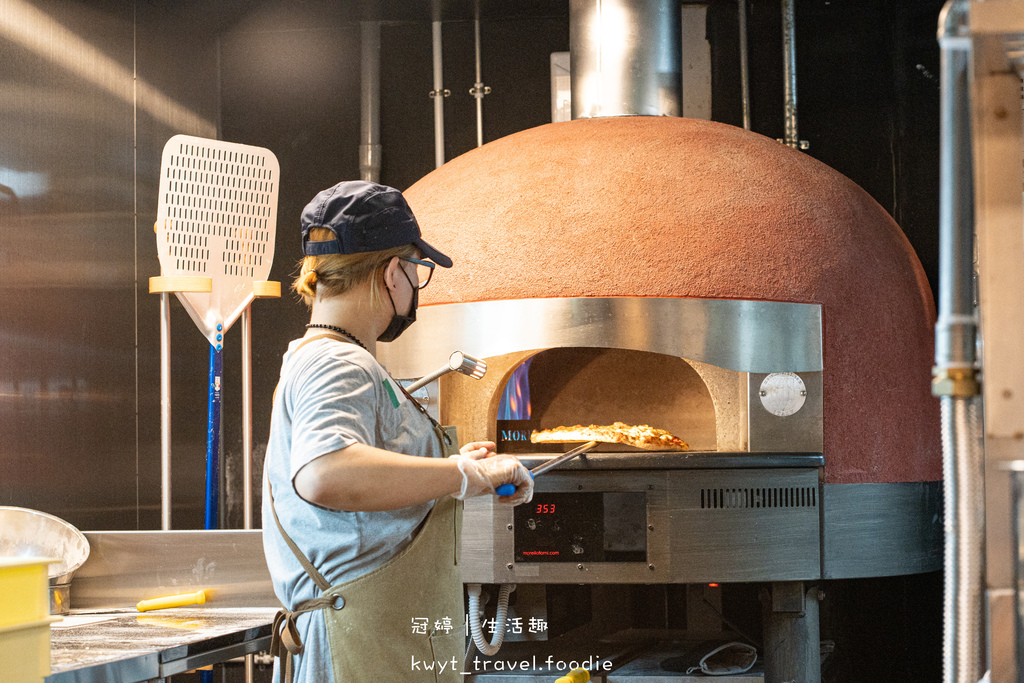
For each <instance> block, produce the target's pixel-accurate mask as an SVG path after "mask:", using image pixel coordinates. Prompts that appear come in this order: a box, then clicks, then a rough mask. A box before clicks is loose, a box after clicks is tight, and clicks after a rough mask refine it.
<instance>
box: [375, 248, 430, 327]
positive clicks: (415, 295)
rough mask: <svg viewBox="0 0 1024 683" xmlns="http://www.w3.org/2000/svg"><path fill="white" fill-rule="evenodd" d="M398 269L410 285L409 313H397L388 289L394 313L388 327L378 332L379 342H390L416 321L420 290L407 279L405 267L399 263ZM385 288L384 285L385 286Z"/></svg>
mask: <svg viewBox="0 0 1024 683" xmlns="http://www.w3.org/2000/svg"><path fill="white" fill-rule="evenodd" d="M398 269H399V270H400V271H402V275H405V279H406V280H408V281H409V286H410V287H412V304H411V305H410V306H409V315H398V307H397V306H395V300H394V299H393V298H392V297H391V290H388V299H391V308H392V309H393V310H394V311H395V314H394V315H393V316H391V322H390V323H388V328H387V329H386V330H384V331H383V332H381V333H380V336H379V337H377V341H379V342H391V341H395V340H396V339H398V337H399V335H400V334H402V333H403V332H405V331H406V330H407V329H409V325H412V324H413V323H414V322H416V307H417V306H418V305H419V302H420V290H419V288H418V287H417V286H416V285H414V284H413V283H412V280H409V276H408V275H407V274H406V272H405V268H402V266H401V264H399V266H398ZM385 289H386V287H385Z"/></svg>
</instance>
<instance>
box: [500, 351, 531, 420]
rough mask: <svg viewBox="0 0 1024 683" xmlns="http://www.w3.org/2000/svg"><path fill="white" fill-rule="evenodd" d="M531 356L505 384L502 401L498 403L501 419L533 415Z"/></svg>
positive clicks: (525, 418)
mask: <svg viewBox="0 0 1024 683" xmlns="http://www.w3.org/2000/svg"><path fill="white" fill-rule="evenodd" d="M532 361H533V356H530V357H529V358H527V359H526V360H525V361H523V362H522V364H520V366H519V367H517V368H516V369H515V370H514V371H513V372H512V376H511V377H510V378H509V380H508V383H507V384H505V391H504V392H503V393H502V396H501V402H500V403H498V419H499V420H529V419H530V418H531V417H533V409H532V407H531V406H530V363H531V362H532Z"/></svg>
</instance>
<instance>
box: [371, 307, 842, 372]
mask: <svg viewBox="0 0 1024 683" xmlns="http://www.w3.org/2000/svg"><path fill="white" fill-rule="evenodd" d="M417 317H418V321H417V323H416V324H415V325H413V326H412V327H411V328H409V329H408V330H407V331H406V332H405V333H404V334H403V335H402V337H401V338H400V339H398V340H396V341H395V342H392V343H390V344H382V345H380V346H378V347H377V355H378V358H379V359H380V361H381V362H382V363H383V364H384V365H385V366H386V367H387V368H388V370H389V371H390V372H391V374H392V375H394V376H395V377H397V378H401V379H412V378H416V377H422V376H423V375H426V374H427V373H429V372H430V371H432V370H433V369H435V368H437V367H440V366H442V365H444V364H445V363H446V362H447V360H448V355H449V354H450V353H451V352H452V350H454V349H461V350H464V351H465V352H466V353H470V354H472V355H474V356H478V357H482V358H487V357H489V356H498V355H501V354H505V353H513V352H516V351H529V350H532V349H549V348H554V347H560V346H562V347H565V346H600V347H606V348H621V349H633V350H635V351H653V352H655V353H663V354H666V355H672V356H680V357H683V358H688V359H690V360H696V361H700V362H702V363H708V364H710V365H716V366H718V367H722V368H726V369H729V370H737V371H740V372H761V373H769V372H820V371H821V369H822V351H821V350H822V330H821V306H820V305H818V304H801V303H788V302H779V301H747V300H740V299H689V298H654V297H574V298H550V299H505V300H500V301H477V302H472V303H455V304H436V305H430V306H424V307H423V308H421V309H420V310H419V311H418V312H417Z"/></svg>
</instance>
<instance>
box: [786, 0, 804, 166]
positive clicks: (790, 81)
mask: <svg viewBox="0 0 1024 683" xmlns="http://www.w3.org/2000/svg"><path fill="white" fill-rule="evenodd" d="M795 4H796V2H795V0H782V68H783V72H784V74H785V79H784V85H785V100H786V112H785V115H786V136H785V138H783V143H784V144H786V145H788V146H790V147H792V148H793V149H797V148H799V147H800V137H799V135H797V130H796V13H795V11H794V6H795Z"/></svg>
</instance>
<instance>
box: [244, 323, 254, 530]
mask: <svg viewBox="0 0 1024 683" xmlns="http://www.w3.org/2000/svg"><path fill="white" fill-rule="evenodd" d="M251 311H252V306H251V305H250V306H249V307H247V308H246V309H245V310H244V311H242V506H243V507H242V528H244V529H251V528H252V325H251V320H250V314H251Z"/></svg>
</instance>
